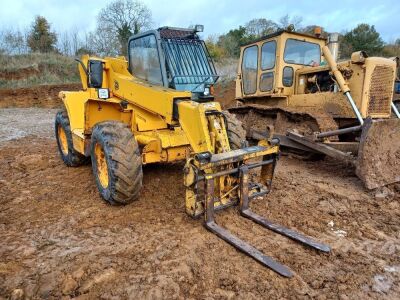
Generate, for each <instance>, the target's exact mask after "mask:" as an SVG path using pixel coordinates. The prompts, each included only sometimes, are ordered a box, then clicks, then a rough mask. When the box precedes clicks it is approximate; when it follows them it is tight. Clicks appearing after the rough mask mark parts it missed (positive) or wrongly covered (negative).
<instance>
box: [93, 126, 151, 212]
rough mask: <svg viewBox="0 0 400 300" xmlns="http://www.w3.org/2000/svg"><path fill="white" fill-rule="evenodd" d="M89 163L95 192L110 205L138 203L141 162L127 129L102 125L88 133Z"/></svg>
mask: <svg viewBox="0 0 400 300" xmlns="http://www.w3.org/2000/svg"><path fill="white" fill-rule="evenodd" d="M91 159H92V168H93V174H94V177H95V180H96V184H97V188H98V190H99V192H100V194H101V196H102V197H103V199H104V200H106V201H107V202H109V203H110V204H128V203H131V202H133V201H135V200H137V199H138V197H139V194H140V190H141V188H142V180H143V171H142V158H141V155H140V151H139V146H138V143H137V142H136V139H135V137H134V136H133V134H132V131H131V130H130V129H129V128H128V126H127V125H125V124H123V123H121V122H116V121H106V122H102V123H99V124H97V125H96V126H95V127H94V129H93V132H92V140H91Z"/></svg>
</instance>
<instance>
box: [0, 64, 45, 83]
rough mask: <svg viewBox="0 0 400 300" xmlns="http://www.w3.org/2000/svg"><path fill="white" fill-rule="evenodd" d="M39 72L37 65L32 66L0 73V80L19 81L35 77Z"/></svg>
mask: <svg viewBox="0 0 400 300" xmlns="http://www.w3.org/2000/svg"><path fill="white" fill-rule="evenodd" d="M39 71H40V70H39V68H38V66H37V65H32V66H28V67H24V68H20V69H17V70H4V71H1V72H0V79H6V80H19V79H23V78H28V77H30V76H33V75H37V74H38V73H39Z"/></svg>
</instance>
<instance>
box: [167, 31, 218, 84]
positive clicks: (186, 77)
mask: <svg viewBox="0 0 400 300" xmlns="http://www.w3.org/2000/svg"><path fill="white" fill-rule="evenodd" d="M161 45H162V47H163V49H164V53H165V58H166V63H167V77H168V80H169V83H170V86H171V87H173V88H175V89H177V90H190V91H195V92H196V91H202V90H204V84H213V83H215V81H216V80H217V78H218V76H217V74H216V71H215V68H214V64H213V63H212V60H211V58H210V56H209V54H208V51H207V49H206V47H205V45H204V42H203V41H201V40H194V39H193V40H192V39H163V41H162V44H161Z"/></svg>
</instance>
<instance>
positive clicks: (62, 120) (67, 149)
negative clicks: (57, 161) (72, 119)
mask: <svg viewBox="0 0 400 300" xmlns="http://www.w3.org/2000/svg"><path fill="white" fill-rule="evenodd" d="M54 125H55V126H54V127H55V134H56V139H57V146H58V150H59V152H60V155H61V158H62V160H63V162H64V163H65V164H66V165H67V166H69V167H77V166H80V165H83V164H85V163H88V162H89V158H87V157H85V156H84V155H82V154H81V153H79V152H78V151H76V150H75V149H74V145H73V143H72V133H71V127H70V124H69V118H68V114H67V112H66V111H59V112H57V114H56V120H55V124H54Z"/></svg>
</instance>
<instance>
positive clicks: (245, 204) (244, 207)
mask: <svg viewBox="0 0 400 300" xmlns="http://www.w3.org/2000/svg"><path fill="white" fill-rule="evenodd" d="M240 173H241V174H240V179H241V182H240V194H241V195H240V204H239V211H240V214H241V215H242V216H244V217H246V218H248V219H250V220H252V221H254V222H256V223H257V224H259V225H261V226H263V227H265V228H267V229H269V230H272V231H274V232H276V233H279V234H281V235H283V236H286V237H288V238H291V239H292V240H295V241H297V242H300V243H302V244H304V245H307V246H309V247H312V248H315V249H317V250H319V251H322V252H330V251H331V249H330V247H329V246H327V245H325V244H321V243H318V242H316V241H314V240H313V239H311V238H310V237H307V236H305V235H303V234H301V233H298V232H296V231H294V230H292V229H289V228H286V227H284V226H281V225H279V224H276V223H273V222H271V221H269V220H267V219H266V218H264V217H262V216H260V215H258V214H256V213H254V212H252V211H251V210H250V207H249V202H250V199H249V168H248V167H247V166H246V165H242V166H241V167H240Z"/></svg>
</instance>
